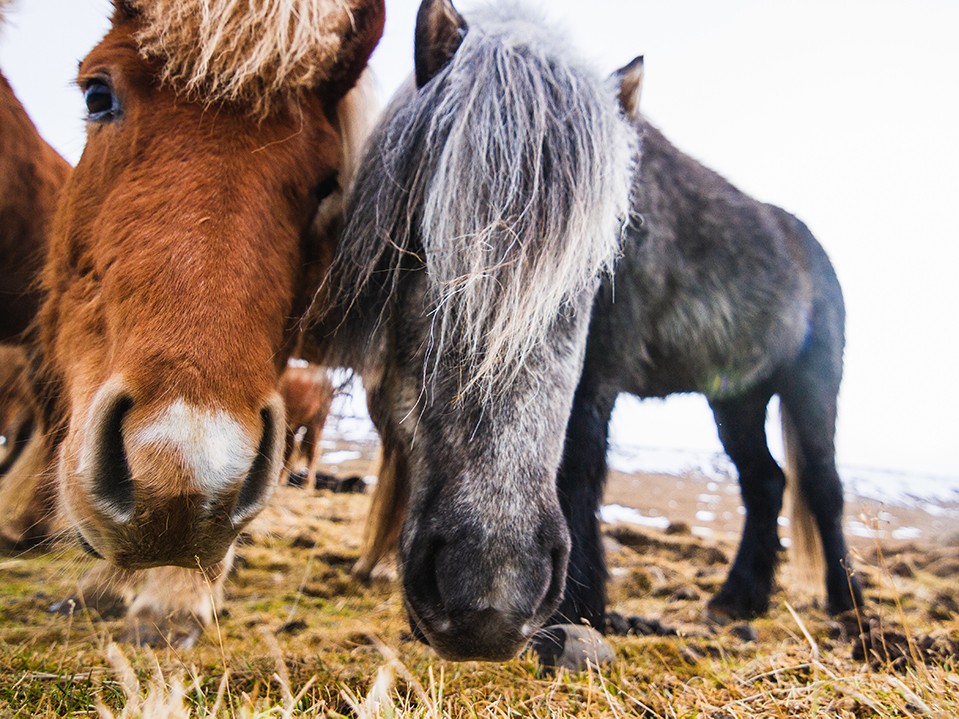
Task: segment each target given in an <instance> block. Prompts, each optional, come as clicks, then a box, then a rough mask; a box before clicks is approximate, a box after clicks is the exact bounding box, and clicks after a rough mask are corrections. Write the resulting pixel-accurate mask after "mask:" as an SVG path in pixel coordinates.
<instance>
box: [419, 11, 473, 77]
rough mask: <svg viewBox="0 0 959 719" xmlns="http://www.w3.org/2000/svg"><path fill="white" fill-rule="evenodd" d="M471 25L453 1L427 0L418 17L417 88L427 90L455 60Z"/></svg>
mask: <svg viewBox="0 0 959 719" xmlns="http://www.w3.org/2000/svg"><path fill="white" fill-rule="evenodd" d="M466 30H467V25H466V21H465V20H464V19H463V16H462V15H460V14H459V13H458V12H456V8H454V7H453V3H452V2H451V1H450V0H423V3H422V4H421V5H420V10H419V12H418V13H417V14H416V40H415V43H414V44H415V49H414V54H413V57H414V62H415V65H416V86H417V87H423V85H425V84H426V83H428V82H429V81H430V80H432V79H433V78H434V77H436V74H437V73H438V72H439V71H440V70H442V69H443V67H444V66H445V65H446V64H447V63H448V62H449V61H450V60H452V59H453V55H455V54H456V50H457V49H458V48H459V46H460V44H461V43H462V42H463V38H464V37H465V36H466Z"/></svg>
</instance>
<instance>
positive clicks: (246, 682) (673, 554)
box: [0, 488, 959, 719]
mask: <svg viewBox="0 0 959 719" xmlns="http://www.w3.org/2000/svg"><path fill="white" fill-rule="evenodd" d="M368 501H369V500H368V498H367V497H365V496H358V495H334V494H330V493H322V492H314V491H310V490H301V489H292V488H284V489H281V490H280V491H279V493H278V495H277V499H276V501H275V502H274V505H273V507H272V508H271V509H270V510H268V512H266V513H265V514H264V516H263V517H261V518H260V519H258V520H257V522H256V524H255V525H254V526H253V528H252V529H251V530H250V531H249V532H248V533H247V534H246V535H245V536H244V542H243V545H242V546H241V548H240V553H239V554H240V561H239V562H238V567H237V570H236V572H235V576H234V577H233V578H232V579H231V582H230V585H229V592H228V598H227V600H226V606H225V607H224V608H223V610H222V611H221V615H220V619H219V623H218V626H215V627H211V628H210V629H209V630H208V631H207V633H206V635H205V637H204V639H203V641H202V642H201V643H200V644H199V645H198V646H197V647H196V648H194V649H192V650H190V651H185V652H178V651H175V650H173V649H161V650H157V651H150V650H144V649H136V648H133V647H130V646H118V645H115V644H113V643H112V641H111V636H113V635H117V634H119V632H120V629H121V627H122V620H120V619H110V618H102V617H99V616H96V615H95V614H94V613H93V612H90V611H86V610H84V609H83V608H82V607H81V608H78V609H77V610H76V612H75V613H74V614H73V616H72V617H64V616H59V615H54V614H50V613H48V612H47V608H48V606H49V605H50V604H51V603H52V602H53V601H55V600H57V599H59V598H62V597H65V596H67V595H69V594H70V593H71V591H72V588H73V586H74V584H75V582H76V580H77V578H78V577H79V576H80V574H81V572H82V571H83V570H84V569H86V568H87V567H89V566H90V565H91V563H90V560H88V559H86V558H85V557H83V556H81V554H80V553H79V552H78V551H77V550H73V549H62V550H58V551H56V552H54V553H52V554H46V555H36V556H24V557H18V558H8V559H0V716H2V717H33V716H91V717H97V716H101V717H114V716H115V717H120V716H124V717H137V716H143V717H213V716H216V717H219V716H230V717H287V716H290V717H293V716H297V717H298V716H341V715H347V716H384V717H388V716H417V717H419V716H422V717H440V716H444V717H445V716H451V717H514V716H515V717H526V716H535V717H547V716H549V717H552V716H569V715H578V716H597V717H599V716H610V717H617V716H644V717H647V716H648V717H710V718H712V719H729V718H732V717H750V718H753V717H796V716H803V717H805V716H824V717H825V716H828V717H834V716H840V717H872V716H904V717H908V716H941V717H956V716H959V671H957V658H956V657H957V650H959V605H957V601H956V600H957V585H956V580H955V577H956V571H957V570H959V547H957V546H955V545H950V544H949V543H948V542H942V543H940V544H939V545H938V546H936V547H921V546H910V545H901V544H900V545H898V546H895V547H894V546H892V545H886V546H884V547H882V549H881V550H880V549H879V548H878V547H875V548H873V547H868V546H867V547H866V548H864V549H861V550H860V552H859V554H860V555H861V556H860V557H859V558H858V567H859V571H860V573H861V576H862V578H863V580H864V582H865V584H866V586H867V592H866V593H867V596H868V599H869V608H868V616H864V617H860V618H856V617H846V618H844V619H843V620H842V621H834V620H832V619H830V618H828V617H826V616H825V615H824V614H823V613H822V612H821V611H819V610H818V609H817V608H816V603H815V601H813V600H810V599H807V598H804V597H803V596H802V595H801V593H797V592H795V591H790V592H789V593H788V599H789V600H790V601H791V602H792V604H791V605H787V604H786V600H787V593H786V592H783V591H779V592H778V593H777V594H776V595H775V597H774V604H773V609H772V611H771V612H770V615H769V616H768V617H767V618H764V619H762V620H758V621H756V622H754V623H753V624H752V625H751V626H746V625H738V626H732V627H722V628H717V627H711V626H709V625H708V624H707V623H705V622H704V621H703V620H702V608H703V606H704V604H705V601H706V599H707V598H708V596H709V594H710V592H712V591H714V590H715V589H716V588H717V587H718V585H719V583H720V582H721V580H722V578H723V576H724V573H725V570H726V567H727V566H728V559H729V558H730V556H731V554H732V551H733V547H731V546H730V545H727V544H723V543H716V542H710V541H706V540H702V539H698V538H695V537H692V536H690V535H688V534H684V533H679V534H669V533H666V532H661V531H658V530H639V529H635V528H630V527H624V526H616V527H610V528H608V530H607V543H608V547H607V550H608V553H609V557H610V564H611V566H612V567H613V579H612V581H611V589H610V596H611V602H612V605H613V607H614V608H615V609H616V610H618V611H619V612H621V613H623V614H624V615H639V616H641V617H644V618H646V619H648V620H658V621H659V622H660V623H661V624H662V625H664V626H665V627H667V628H670V629H675V630H677V634H676V635H674V636H656V635H650V636H623V637H612V638H611V642H612V644H613V646H614V648H615V650H616V653H617V657H618V661H617V662H616V663H614V664H613V665H612V666H609V667H606V668H604V669H602V670H601V671H599V672H587V673H583V674H578V675H569V674H560V675H558V676H547V675H544V674H542V673H541V672H540V671H539V669H538V667H537V664H536V661H535V660H534V659H533V658H532V657H529V656H526V657H520V658H517V659H514V660H513V661H510V662H506V663H503V664H480V663H466V664H453V663H447V662H444V661H442V660H439V659H438V658H437V657H436V655H435V654H433V652H432V651H431V650H430V649H429V648H428V647H425V646H423V645H420V644H418V643H416V642H414V641H410V640H409V639H408V636H407V634H406V623H405V619H404V614H403V611H402V604H401V601H400V598H399V596H398V591H397V587H396V586H395V584H393V583H389V582H386V583H381V584H376V585H373V586H364V585H361V584H358V583H356V582H354V581H353V580H352V579H351V578H350V576H349V568H350V565H351V564H352V562H353V561H354V560H355V558H356V557H357V556H358V548H359V540H360V534H361V531H362V524H363V520H364V517H365V511H366V507H367V503H368ZM784 583H786V584H787V586H790V588H791V590H792V589H794V587H795V585H796V584H797V581H796V580H794V579H790V578H789V576H788V572H786V573H784ZM860 622H861V623H862V629H863V630H864V631H863V636H862V637H860Z"/></svg>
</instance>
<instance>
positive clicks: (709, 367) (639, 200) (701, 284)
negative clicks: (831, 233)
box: [587, 121, 842, 398]
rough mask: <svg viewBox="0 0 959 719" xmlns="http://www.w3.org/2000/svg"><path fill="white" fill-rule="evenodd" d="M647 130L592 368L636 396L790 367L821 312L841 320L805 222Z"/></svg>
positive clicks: (735, 385) (720, 389)
mask: <svg viewBox="0 0 959 719" xmlns="http://www.w3.org/2000/svg"><path fill="white" fill-rule="evenodd" d="M638 131H639V132H641V133H642V136H643V160H642V165H641V169H640V172H639V173H638V176H637V180H636V184H635V186H634V193H633V197H634V202H633V210H634V218H636V219H634V221H633V222H632V224H631V226H630V229H629V233H628V236H627V242H626V246H625V247H624V255H623V257H622V259H621V260H620V262H619V264H618V265H617V269H616V273H615V276H614V277H613V278H612V280H611V281H609V282H607V283H606V284H605V285H604V287H603V288H602V289H601V291H600V293H599V295H598V297H597V300H596V303H595V305H594V316H593V324H592V326H591V329H590V350H588V354H587V363H588V364H587V366H589V365H590V364H593V365H598V366H599V367H600V369H599V371H600V372H601V373H603V374H605V375H606V376H608V377H609V378H610V381H612V382H613V383H614V384H617V385H618V386H617V389H618V390H619V391H629V392H631V393H634V394H637V395H638V396H666V395H669V394H672V393H676V392H700V393H703V394H706V395H707V396H708V397H713V398H722V397H726V396H732V395H736V394H738V393H740V392H742V391H744V390H745V389H746V388H748V387H751V386H754V385H755V384H756V383H757V382H760V381H764V380H766V379H769V378H770V377H772V376H773V375H774V374H775V373H776V372H777V370H778V369H780V368H782V367H784V366H786V365H788V364H789V363H790V362H791V361H792V360H793V359H794V358H795V356H796V355H797V354H798V353H799V352H800V351H801V349H802V348H803V346H804V345H805V343H806V341H807V337H808V336H809V334H810V332H812V331H813V324H814V323H815V322H819V321H820V317H822V318H825V319H828V321H829V322H831V323H832V324H835V317H832V316H831V315H835V314H836V313H835V311H833V310H830V309H829V308H830V307H831V306H832V305H835V304H836V303H837V302H838V304H839V307H840V308H841V301H842V300H841V292H840V291H839V288H838V282H837V281H836V279H835V273H834V272H833V270H832V267H831V265H830V264H829V261H828V259H827V258H826V256H825V252H824V251H823V250H822V248H821V246H820V245H819V244H818V242H816V240H815V238H814V237H813V236H812V234H811V233H810V232H809V230H808V229H807V228H806V226H805V225H804V224H803V223H802V222H800V221H799V220H798V219H796V218H795V217H793V216H792V215H791V214H789V213H788V212H786V211H785V210H782V209H780V208H778V207H775V206H773V205H769V204H765V203H762V202H759V201H758V200H755V199H753V198H752V197H749V196H748V195H746V194H745V193H743V192H741V191H740V190H738V189H737V188H736V187H734V186H733V185H732V184H731V183H729V182H728V181H726V180H725V179H724V178H722V177H721V176H720V175H719V174H717V173H715V172H713V171H712V170H710V169H708V168H706V167H704V166H703V165H701V164H700V163H699V162H697V161H696V160H694V159H693V158H691V157H689V156H688V155H686V154H684V153H683V152H681V151H680V150H678V149H677V148H676V147H674V146H673V145H672V144H671V143H670V142H669V141H668V140H667V139H666V138H665V137H664V136H663V135H662V134H661V133H660V132H659V131H658V130H657V129H656V128H654V127H653V126H652V125H650V124H649V123H647V122H645V121H642V122H641V123H640V125H639V127H638ZM840 315H841V309H840ZM839 324H840V325H841V319H840V322H839Z"/></svg>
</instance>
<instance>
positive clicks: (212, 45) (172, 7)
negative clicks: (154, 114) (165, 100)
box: [0, 0, 360, 114]
mask: <svg viewBox="0 0 959 719" xmlns="http://www.w3.org/2000/svg"><path fill="white" fill-rule="evenodd" d="M0 1H2V0H0ZM127 4H128V5H129V6H131V7H133V8H134V9H135V10H136V11H138V13H139V23H140V29H139V30H138V32H137V33H136V40H137V43H138V45H139V49H140V53H141V54H142V55H143V56H144V57H147V58H150V59H154V60H158V61H160V63H161V65H162V72H161V79H162V81H163V82H165V83H167V84H168V85H170V86H172V87H174V88H175V89H176V90H177V91H178V92H180V93H183V94H185V95H187V96H188V97H190V98H191V99H192V100H198V101H203V102H207V103H209V104H213V103H219V102H226V103H235V104H241V105H245V106H248V107H249V108H250V109H252V110H253V111H254V112H257V113H260V114H265V113H266V112H268V111H269V108H270V106H271V104H272V103H273V101H274V100H275V99H276V98H278V97H283V96H289V95H292V94H295V93H297V92H299V91H302V90H307V89H310V88H314V87H316V86H318V85H319V84H320V83H322V82H323V81H324V80H326V79H327V78H328V77H329V74H330V72H331V71H332V69H333V67H334V65H335V63H336V60H337V59H338V57H339V54H340V52H341V49H342V45H343V37H344V35H345V34H346V33H347V32H349V30H350V29H351V27H352V25H353V9H354V7H356V6H358V5H359V4H360V0H128V1H127Z"/></svg>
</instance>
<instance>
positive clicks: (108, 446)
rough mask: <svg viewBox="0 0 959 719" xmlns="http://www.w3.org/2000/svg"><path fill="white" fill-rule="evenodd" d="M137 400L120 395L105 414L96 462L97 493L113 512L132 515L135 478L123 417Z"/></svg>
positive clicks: (94, 459) (95, 486)
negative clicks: (128, 454) (124, 438)
mask: <svg viewBox="0 0 959 719" xmlns="http://www.w3.org/2000/svg"><path fill="white" fill-rule="evenodd" d="M132 408H133V399H132V398H131V397H129V396H128V395H118V396H117V397H115V398H114V399H113V400H112V403H111V404H110V405H109V407H107V409H106V411H105V412H104V415H103V421H102V423H101V424H100V428H99V437H98V438H97V439H98V441H97V443H96V446H97V451H96V452H95V454H94V457H93V462H94V467H93V474H92V476H93V495H94V496H95V497H96V498H97V499H99V500H100V502H101V503H102V504H103V505H104V506H105V507H106V508H108V509H109V510H110V511H111V512H113V513H115V514H118V515H122V516H123V517H124V518H128V517H129V516H130V515H131V514H132V513H133V508H134V502H135V499H134V494H133V477H132V475H131V473H130V465H129V464H128V462H127V453H126V448H125V447H124V445H123V419H124V417H126V415H127V413H128V412H129V411H130V410H131V409H132Z"/></svg>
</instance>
